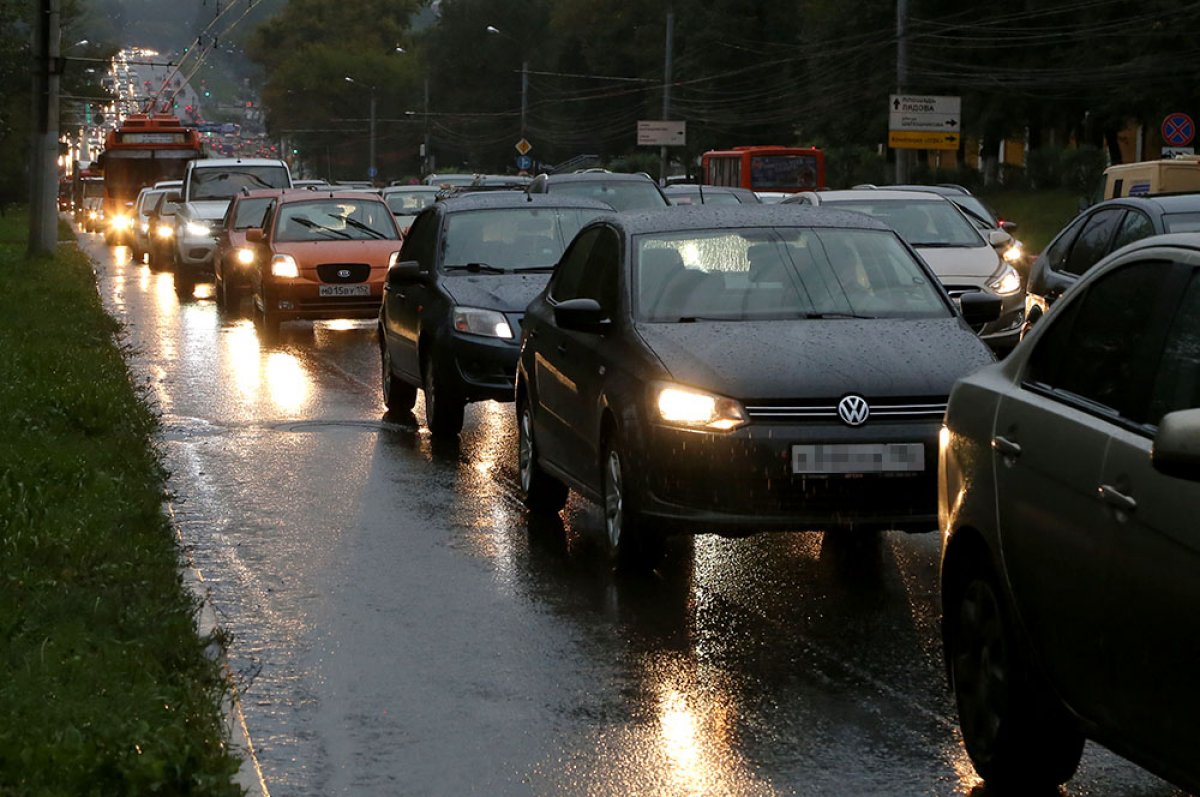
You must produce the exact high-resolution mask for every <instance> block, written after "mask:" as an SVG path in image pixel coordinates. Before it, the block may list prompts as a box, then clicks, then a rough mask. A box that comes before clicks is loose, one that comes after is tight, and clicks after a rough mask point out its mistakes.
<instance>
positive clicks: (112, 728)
mask: <svg viewBox="0 0 1200 797" xmlns="http://www.w3.org/2000/svg"><path fill="white" fill-rule="evenodd" d="M27 225H28V217H27V216H25V214H23V213H14V212H10V213H9V214H8V215H7V217H4V218H0V375H3V376H2V378H0V795H6V796H7V795H35V794H36V795H43V794H62V795H89V794H97V795H126V794H128V795H134V794H137V795H144V794H189V795H210V794H211V795H233V794H241V789H240V788H239V787H237V786H235V785H233V784H232V781H231V778H232V776H233V775H234V773H235V772H236V770H237V766H238V761H237V759H236V758H235V757H234V756H233V755H232V754H231V753H230V752H229V750H228V749H227V746H226V738H225V726H224V723H223V720H222V718H221V713H220V708H219V705H220V699H221V698H222V696H223V695H224V693H225V690H226V688H227V686H226V682H225V680H224V678H223V675H222V671H221V665H220V663H219V662H216V661H212V660H210V659H209V658H208V657H206V655H205V648H206V646H207V645H208V644H209V643H211V642H212V641H213V640H203V639H199V638H198V637H197V635H196V631H195V626H194V624H193V614H194V611H195V609H196V606H195V602H194V599H193V598H192V597H191V596H190V594H188V593H187V592H186V591H185V590H184V587H183V584H182V582H181V579H180V575H179V560H178V549H177V546H176V541H175V537H174V535H173V532H172V528H171V526H170V524H169V522H168V521H167V519H166V516H165V514H164V512H163V507H162V499H163V482H164V477H165V474H164V471H163V469H162V465H161V463H160V461H159V458H158V454H157V450H156V448H155V443H154V435H155V433H156V431H157V423H158V422H157V418H156V417H155V416H154V415H153V414H152V413H151V412H150V410H149V409H148V408H147V406H146V404H145V402H144V400H143V397H141V396H139V395H138V394H137V392H136V391H135V390H134V388H133V386H132V383H131V381H130V378H129V373H128V371H127V369H126V365H125V362H124V359H123V357H122V353H121V351H120V349H119V347H118V346H117V344H116V343H115V342H114V337H113V336H114V333H115V332H116V331H117V329H118V327H117V323H116V322H115V321H114V320H113V319H112V318H111V317H109V316H108V315H106V314H105V312H104V309H103V307H102V306H101V303H100V299H99V297H98V295H97V293H96V289H95V283H94V277H93V274H92V271H91V266H90V264H89V262H88V260H87V258H86V257H85V256H84V255H83V254H81V253H80V252H79V251H78V250H76V249H75V248H74V247H73V246H67V245H63V246H61V247H60V250H59V252H58V254H57V256H55V257H53V258H42V259H35V260H26V258H25V244H26V234H25V231H26V228H27Z"/></svg>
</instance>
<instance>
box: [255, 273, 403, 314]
mask: <svg viewBox="0 0 1200 797" xmlns="http://www.w3.org/2000/svg"><path fill="white" fill-rule="evenodd" d="M363 284H366V285H368V286H369V287H370V293H369V294H368V295H366V296H321V295H320V291H321V287H322V286H325V283H322V282H318V281H316V280H311V279H305V278H304V277H300V278H297V279H294V280H290V281H288V282H273V283H268V284H266V285H264V286H263V289H264V296H263V301H264V302H265V304H266V307H265V309H266V310H268V311H269V312H270V313H271V314H272V315H274V316H275V317H277V318H278V319H279V320H280V321H292V320H301V319H307V320H314V321H315V320H319V319H332V318H376V317H378V316H379V306H380V304H382V303H383V282H382V281H380V282H377V283H373V284H372V283H352V284H350V285H345V286H343V287H352V286H353V285H363Z"/></svg>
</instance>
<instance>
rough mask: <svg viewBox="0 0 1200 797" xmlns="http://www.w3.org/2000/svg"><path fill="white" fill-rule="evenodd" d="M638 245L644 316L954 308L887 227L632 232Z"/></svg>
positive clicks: (874, 313) (875, 313) (929, 313)
mask: <svg viewBox="0 0 1200 797" xmlns="http://www.w3.org/2000/svg"><path fill="white" fill-rule="evenodd" d="M635 251H636V257H637V260H636V264H635V272H634V278H633V285H634V294H635V297H636V298H635V303H636V306H637V317H638V319H639V320H642V321H657V322H679V321H689V322H690V321H692V320H698V319H710V320H717V319H719V320H729V321H742V320H754V319H766V318H807V317H820V316H869V317H873V318H874V317H888V318H948V317H950V310H949V308H948V307H947V305H946V303H945V302H944V301H943V299H942V296H941V293H940V292H939V290H938V289H937V287H936V286H935V281H934V280H933V279H932V278H931V277H929V276H928V274H927V273H926V272H925V270H924V269H923V268H922V267H921V265H920V264H919V263H918V262H917V261H916V260H915V259H914V258H913V256H912V255H911V254H910V253H909V250H908V249H906V248H905V247H904V246H903V244H901V242H900V241H899V240H898V239H897V238H896V236H895V234H894V233H892V232H890V231H884V230H845V229H821V230H813V229H808V228H781V229H778V230H773V231H772V230H763V229H761V228H754V229H743V230H737V229H733V230H731V229H719V230H696V231H688V232H683V233H664V234H653V235H651V234H647V235H641V236H638V238H637V240H636V242H635Z"/></svg>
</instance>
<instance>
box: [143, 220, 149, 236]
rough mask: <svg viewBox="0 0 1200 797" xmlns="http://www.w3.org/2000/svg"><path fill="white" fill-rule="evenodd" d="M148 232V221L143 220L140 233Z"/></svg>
mask: <svg viewBox="0 0 1200 797" xmlns="http://www.w3.org/2000/svg"><path fill="white" fill-rule="evenodd" d="M148 232H150V222H148V221H143V222H142V235H145V234H146V233H148Z"/></svg>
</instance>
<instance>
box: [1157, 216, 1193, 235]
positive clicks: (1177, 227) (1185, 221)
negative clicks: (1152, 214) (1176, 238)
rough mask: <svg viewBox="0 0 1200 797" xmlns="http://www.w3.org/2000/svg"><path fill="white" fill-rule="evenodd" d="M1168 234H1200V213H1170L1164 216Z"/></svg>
mask: <svg viewBox="0 0 1200 797" xmlns="http://www.w3.org/2000/svg"><path fill="white" fill-rule="evenodd" d="M1163 224H1164V225H1166V228H1167V232H1200V212H1193V213H1168V214H1166V215H1165V216H1163Z"/></svg>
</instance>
